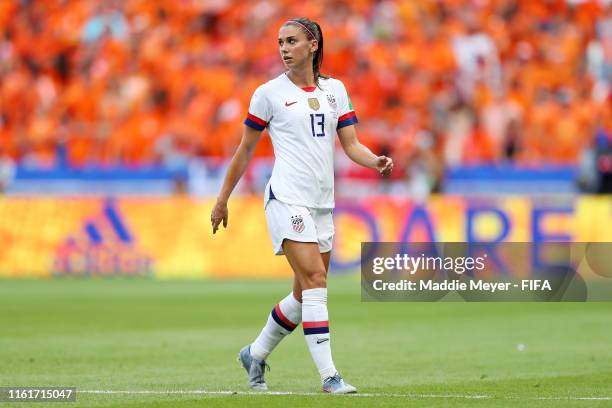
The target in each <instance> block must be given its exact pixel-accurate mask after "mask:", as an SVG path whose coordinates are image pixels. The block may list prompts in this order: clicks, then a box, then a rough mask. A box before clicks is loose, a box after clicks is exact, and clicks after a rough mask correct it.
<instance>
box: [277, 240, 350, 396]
mask: <svg viewBox="0 0 612 408" xmlns="http://www.w3.org/2000/svg"><path fill="white" fill-rule="evenodd" d="M283 250H284V253H285V255H286V256H287V260H288V261H289V264H290V265H291V268H292V269H293V271H294V273H295V276H296V277H297V279H298V281H299V283H300V285H301V287H302V327H303V329H304V338H305V339H306V344H307V345H308V349H309V350H310V354H311V355H312V358H313V360H314V362H315V365H316V366H317V369H318V370H319V374H320V375H321V381H322V382H323V390H324V391H326V392H332V393H349V392H355V391H356V389H355V388H354V387H352V386H350V385H348V384H345V383H344V381H343V380H342V377H340V375H338V371H337V370H336V367H335V365H334V362H333V359H332V354H331V338H330V334H329V318H328V312H327V269H328V266H329V257H330V253H329V252H326V253H324V254H320V248H319V244H318V243H310V242H296V241H292V240H285V241H284V242H283Z"/></svg>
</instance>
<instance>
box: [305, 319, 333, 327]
mask: <svg viewBox="0 0 612 408" xmlns="http://www.w3.org/2000/svg"><path fill="white" fill-rule="evenodd" d="M302 327H303V328H305V329H316V328H319V327H329V321H328V320H324V321H322V322H302Z"/></svg>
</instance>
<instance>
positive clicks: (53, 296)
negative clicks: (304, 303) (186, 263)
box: [0, 278, 612, 408]
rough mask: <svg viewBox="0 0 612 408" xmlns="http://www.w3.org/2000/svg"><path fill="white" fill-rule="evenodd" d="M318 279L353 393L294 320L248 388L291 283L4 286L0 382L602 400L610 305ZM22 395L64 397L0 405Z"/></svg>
mask: <svg viewBox="0 0 612 408" xmlns="http://www.w3.org/2000/svg"><path fill="white" fill-rule="evenodd" d="M329 286H330V294H329V299H330V300H329V307H330V324H331V329H332V336H333V337H332V342H333V343H332V344H333V352H334V360H335V363H336V366H337V367H338V368H339V369H340V370H341V373H342V374H343V375H344V377H345V378H346V379H347V380H348V381H349V382H350V383H352V384H353V385H355V386H357V387H358V388H359V391H360V394H357V395H355V396H330V395H324V394H320V393H319V379H318V373H317V372H316V369H315V367H314V363H313V362H312V361H311V359H310V355H309V353H308V350H307V348H306V344H305V342H304V339H303V336H302V334H301V330H300V329H298V330H296V332H295V333H293V334H292V335H291V336H290V337H289V338H287V339H286V340H285V341H284V342H283V343H281V345H280V346H279V347H278V349H277V350H276V351H275V353H274V354H273V355H272V356H271V357H270V359H269V360H268V362H269V364H270V366H271V368H272V370H271V371H270V372H269V373H267V377H266V378H267V381H268V385H269V387H270V389H271V391H278V392H284V394H281V395H273V394H257V395H252V394H250V393H248V388H247V386H246V377H245V373H244V371H243V370H242V368H241V367H240V366H239V365H238V363H237V362H236V361H235V359H236V354H237V352H238V350H239V349H240V348H241V347H242V346H243V345H245V344H247V343H249V342H250V341H252V339H253V338H254V337H255V336H256V335H257V333H258V331H259V329H260V328H261V326H262V325H263V323H264V322H265V320H266V318H267V314H268V313H269V311H270V309H271V308H272V307H273V306H274V304H275V302H276V301H278V300H279V299H281V298H282V297H283V296H285V295H286V293H288V290H289V283H288V282H269V281H223V282H220V281H215V282H210V281H198V282H192V281H189V282H179V281H176V282H160V281H150V280H123V279H120V280H49V281H7V280H3V281H0V386H76V387H77V388H78V390H79V393H78V394H77V395H78V399H77V403H71V404H69V405H68V406H71V407H74V406H83V407H111V406H124V407H126V406H130V407H174V406H177V407H200V406H224V407H225V406H265V407H280V406H283V407H285V406H297V407H299V406H325V407H329V406H346V407H352V408H354V407H362V406H363V407H371V406H383V407H384V406H426V407H430V406H452V407H456V406H460V407H462V406H469V407H472V406H477V407H491V406H493V407H516V406H537V407H557V406H576V407H583V406H589V407H590V406H602V407H603V406H612V303H551V304H544V303H512V304H511V303H362V302H360V293H359V282H358V281H357V280H356V278H334V279H332V280H331V281H330V285H329ZM518 344H524V345H525V349H524V350H523V351H519V350H518V349H517V345H518ZM86 391H90V392H86ZM91 391H125V392H124V393H92V392H91ZM142 391H150V392H148V393H138V392H142ZM168 391H170V392H171V393H168ZM205 391H206V392H205ZM212 391H230V392H232V391H233V392H236V393H235V394H232V393H227V394H223V393H207V392H212ZM587 398H588V399H587ZM596 398H599V399H596ZM27 405H32V406H35V407H43V406H52V407H58V406H62V405H61V404H60V405H58V404H57V403H52V404H49V403H47V404H44V403H36V404H25V403H13V404H8V403H0V406H15V407H24V406H27Z"/></svg>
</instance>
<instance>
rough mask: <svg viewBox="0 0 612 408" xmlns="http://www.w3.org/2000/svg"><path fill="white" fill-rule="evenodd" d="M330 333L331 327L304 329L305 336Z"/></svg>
mask: <svg viewBox="0 0 612 408" xmlns="http://www.w3.org/2000/svg"><path fill="white" fill-rule="evenodd" d="M324 333H329V327H312V328H308V329H304V335H308V334H324Z"/></svg>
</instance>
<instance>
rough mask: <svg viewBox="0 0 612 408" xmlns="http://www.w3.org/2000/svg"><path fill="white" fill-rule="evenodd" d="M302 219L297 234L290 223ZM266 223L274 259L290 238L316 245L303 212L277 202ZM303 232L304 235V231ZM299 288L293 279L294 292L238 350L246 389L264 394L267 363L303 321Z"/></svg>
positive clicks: (268, 208)
mask: <svg viewBox="0 0 612 408" xmlns="http://www.w3.org/2000/svg"><path fill="white" fill-rule="evenodd" d="M297 214H301V215H303V222H304V224H303V225H304V228H303V229H302V231H301V232H297V231H295V230H294V228H293V224H292V220H293V218H292V217H294V216H295V215H297ZM266 220H267V223H268V230H269V232H270V236H271V238H272V245H273V247H274V251H275V253H276V254H277V255H281V254H282V242H283V239H284V238H285V237H286V236H291V234H294V235H296V238H297V237H300V238H306V239H312V240H315V241H316V235H315V234H314V231H315V226H314V221H313V220H312V219H309V218H308V211H307V210H306V209H305V208H298V207H294V206H289V205H287V204H285V203H282V202H280V201H277V200H270V201H269V202H268V203H267V205H266ZM304 230H305V231H304ZM301 301H302V288H301V285H300V283H299V281H298V279H297V277H295V276H294V284H293V290H292V292H291V293H289V294H288V295H287V296H285V298H283V299H282V300H281V301H280V302H278V303H277V304H276V305H275V306H274V307H273V308H272V311H271V312H270V314H269V315H268V319H267V321H266V324H265V325H264V327H263V328H262V330H261V332H260V333H259V335H258V336H257V338H256V339H255V340H254V341H253V343H252V344H250V345H247V346H245V347H244V348H243V349H242V350H240V354H239V360H240V361H241V362H242V365H243V366H244V368H245V370H246V371H247V373H248V379H249V385H250V386H251V388H253V389H255V390H267V385H266V383H265V380H264V371H265V367H266V359H267V358H268V356H269V355H270V353H272V351H273V350H274V348H275V347H276V346H278V344H279V343H280V342H281V341H282V340H283V339H284V338H285V337H286V336H287V335H288V334H290V333H291V332H292V331H293V330H294V329H295V328H296V327H297V326H298V325H299V324H300V323H301V321H302V303H301Z"/></svg>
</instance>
